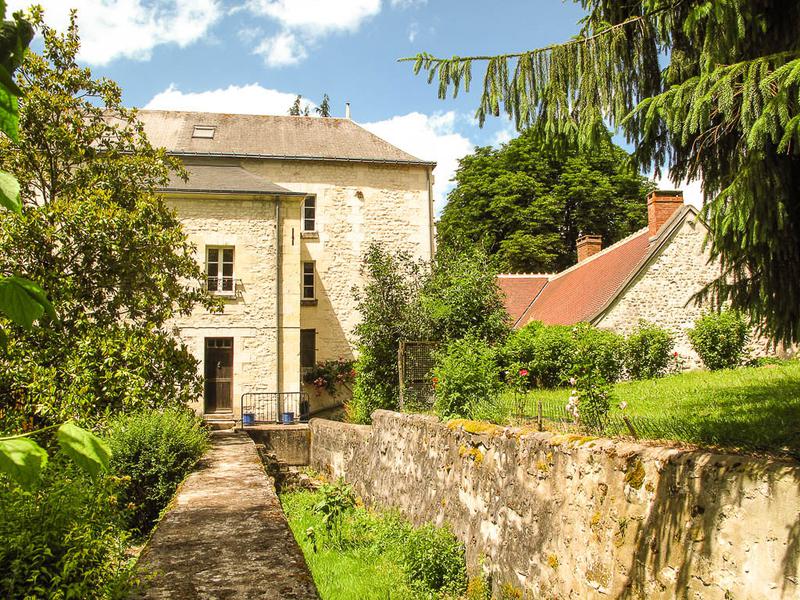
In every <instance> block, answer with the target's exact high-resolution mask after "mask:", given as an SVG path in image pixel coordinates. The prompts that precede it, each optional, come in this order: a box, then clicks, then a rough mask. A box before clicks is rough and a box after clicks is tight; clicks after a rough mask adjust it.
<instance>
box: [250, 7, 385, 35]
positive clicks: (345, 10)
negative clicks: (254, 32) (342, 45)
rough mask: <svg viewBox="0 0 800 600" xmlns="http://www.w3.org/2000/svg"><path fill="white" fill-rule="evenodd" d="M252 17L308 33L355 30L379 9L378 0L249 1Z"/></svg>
mask: <svg viewBox="0 0 800 600" xmlns="http://www.w3.org/2000/svg"><path fill="white" fill-rule="evenodd" d="M248 8H249V9H250V10H251V11H252V12H254V13H255V14H260V15H264V16H266V17H270V18H271V19H274V20H275V21H277V22H278V23H279V24H280V25H281V26H283V27H285V28H287V29H297V30H303V31H305V32H307V33H311V34H324V33H330V32H334V31H351V32H352V31H356V30H358V28H359V27H360V26H361V23H362V22H364V20H366V19H368V18H370V17H374V16H375V15H377V14H378V13H379V12H380V10H381V2H380V0H337V1H336V2H331V0H250V2H249V3H248Z"/></svg>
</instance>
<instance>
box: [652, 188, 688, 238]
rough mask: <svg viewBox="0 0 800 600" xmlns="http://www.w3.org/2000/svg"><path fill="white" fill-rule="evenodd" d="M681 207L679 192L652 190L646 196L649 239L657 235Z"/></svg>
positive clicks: (681, 201)
mask: <svg viewBox="0 0 800 600" xmlns="http://www.w3.org/2000/svg"><path fill="white" fill-rule="evenodd" d="M682 206H683V192H681V191H680V190H654V191H652V192H650V195H648V196H647V228H648V233H649V234H650V237H651V238H652V237H655V236H656V235H658V232H659V230H660V229H661V227H663V226H664V223H666V222H667V221H669V219H670V217H671V216H672V215H674V214H675V211H677V210H678V209H679V208H681V207H682Z"/></svg>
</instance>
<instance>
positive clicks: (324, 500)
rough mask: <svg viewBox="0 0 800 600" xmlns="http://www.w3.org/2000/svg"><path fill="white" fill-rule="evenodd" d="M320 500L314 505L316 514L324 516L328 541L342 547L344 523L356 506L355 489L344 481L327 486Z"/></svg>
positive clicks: (324, 486)
mask: <svg viewBox="0 0 800 600" xmlns="http://www.w3.org/2000/svg"><path fill="white" fill-rule="evenodd" d="M319 492H320V496H321V498H320V500H319V502H317V503H316V504H315V505H314V512H316V513H318V514H319V515H321V516H322V525H323V527H324V529H325V534H326V536H327V539H328V541H330V542H333V544H334V546H336V547H341V545H342V521H343V520H344V518H345V517H346V516H347V514H348V513H349V512H350V511H351V510H353V509H354V508H355V506H356V497H355V495H354V494H353V488H352V487H350V486H349V485H347V484H346V483H345V482H344V480H343V479H339V480H338V481H337V482H336V483H333V484H325V485H323V486H322V487H321V488H320V490H319Z"/></svg>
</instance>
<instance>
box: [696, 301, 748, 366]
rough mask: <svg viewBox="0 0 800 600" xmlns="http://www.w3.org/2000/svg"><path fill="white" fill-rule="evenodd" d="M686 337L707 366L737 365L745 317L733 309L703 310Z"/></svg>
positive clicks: (744, 341)
mask: <svg viewBox="0 0 800 600" xmlns="http://www.w3.org/2000/svg"><path fill="white" fill-rule="evenodd" d="M688 334H689V341H690V342H691V343H692V348H694V351H695V352H697V354H698V356H700V360H702V361H703V364H704V365H705V366H706V367H707V368H708V369H710V370H712V371H716V370H718V369H731V368H733V367H738V366H740V365H741V364H742V362H743V360H744V349H745V345H746V344H747V340H748V327H747V321H746V320H745V318H744V316H743V315H742V314H741V313H739V312H736V311H732V310H723V311H721V312H718V313H714V312H711V313H706V314H704V315H703V316H701V317H700V318H699V319H698V320H697V322H696V323H695V324H694V329H690V330H689V332H688Z"/></svg>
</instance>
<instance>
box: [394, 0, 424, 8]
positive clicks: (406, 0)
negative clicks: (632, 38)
mask: <svg viewBox="0 0 800 600" xmlns="http://www.w3.org/2000/svg"><path fill="white" fill-rule="evenodd" d="M427 3H428V0H392V7H394V8H410V7H413V6H422V5H423V4H427Z"/></svg>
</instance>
